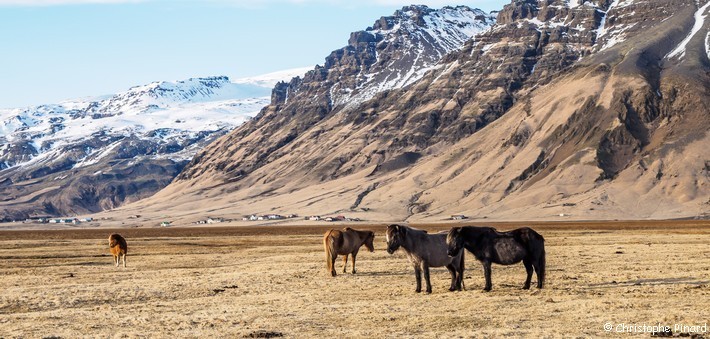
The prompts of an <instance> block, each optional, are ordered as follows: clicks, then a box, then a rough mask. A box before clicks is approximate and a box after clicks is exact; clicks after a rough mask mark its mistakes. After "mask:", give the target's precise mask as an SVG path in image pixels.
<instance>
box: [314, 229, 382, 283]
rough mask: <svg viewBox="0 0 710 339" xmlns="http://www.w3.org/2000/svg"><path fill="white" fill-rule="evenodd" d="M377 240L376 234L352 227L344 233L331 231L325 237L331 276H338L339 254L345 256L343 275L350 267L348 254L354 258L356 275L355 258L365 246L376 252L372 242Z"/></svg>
mask: <svg viewBox="0 0 710 339" xmlns="http://www.w3.org/2000/svg"><path fill="white" fill-rule="evenodd" d="M374 240H375V232H372V231H358V230H354V229H352V228H350V227H346V228H344V229H343V230H342V231H338V230H334V229H331V230H329V231H328V232H325V235H323V248H324V249H325V261H326V263H327V266H328V271H330V275H331V276H336V275H337V274H336V273H335V259H336V258H337V257H338V254H340V255H345V257H344V258H343V265H344V266H343V273H345V272H346V269H347V266H348V254H349V255H351V256H352V257H353V274H355V258H356V257H357V252H358V251H360V247H361V246H362V245H365V247H367V249H368V250H370V252H374V251H375V247H374V246H373V245H372V242H373V241H374Z"/></svg>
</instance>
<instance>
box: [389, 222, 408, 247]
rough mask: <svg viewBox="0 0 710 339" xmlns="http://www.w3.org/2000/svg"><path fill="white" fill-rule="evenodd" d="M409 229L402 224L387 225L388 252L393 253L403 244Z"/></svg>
mask: <svg viewBox="0 0 710 339" xmlns="http://www.w3.org/2000/svg"><path fill="white" fill-rule="evenodd" d="M406 233H407V229H406V228H405V227H404V226H400V225H394V224H393V225H389V226H387V233H386V236H387V253H389V254H392V253H394V252H395V251H397V250H398V249H399V246H402V243H403V242H404V236H405V235H406Z"/></svg>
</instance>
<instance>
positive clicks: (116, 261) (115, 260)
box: [113, 255, 118, 267]
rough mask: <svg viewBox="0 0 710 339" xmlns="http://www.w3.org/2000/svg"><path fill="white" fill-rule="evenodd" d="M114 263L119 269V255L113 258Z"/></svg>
mask: <svg viewBox="0 0 710 339" xmlns="http://www.w3.org/2000/svg"><path fill="white" fill-rule="evenodd" d="M113 262H114V264H116V267H118V256H117V255H114V256H113Z"/></svg>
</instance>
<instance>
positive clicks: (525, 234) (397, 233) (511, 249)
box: [108, 225, 545, 293]
mask: <svg viewBox="0 0 710 339" xmlns="http://www.w3.org/2000/svg"><path fill="white" fill-rule="evenodd" d="M385 236H386V238H387V253H389V254H393V253H394V252H396V251H397V250H399V249H400V248H401V249H403V250H404V252H405V253H406V254H407V257H408V258H409V261H410V263H411V264H412V266H413V267H414V276H415V278H416V281H417V288H416V290H415V291H416V292H417V293H419V292H421V291H422V273H423V274H424V281H425V282H426V293H431V291H432V288H431V282H430V280H429V267H443V266H445V267H446V268H447V269H448V270H449V273H451V285H450V286H449V291H460V290H461V289H463V288H464V283H463V272H464V250H463V249H464V248H465V249H466V250H468V251H469V252H471V253H472V254H473V256H474V257H475V258H476V259H477V260H478V261H480V262H481V264H482V265H483V272H484V276H485V279H486V285H485V288H484V289H483V290H484V291H490V290H491V288H492V287H493V284H492V283H491V264H494V263H495V264H500V265H512V264H517V263H519V262H521V261H522V262H523V265H525V270H526V272H527V278H526V279H525V283H524V284H523V289H529V288H530V281H531V280H532V274H533V270H534V271H535V273H536V274H537V288H542V286H543V284H544V282H545V239H543V237H542V236H541V235H540V234H539V233H537V232H535V231H534V230H533V229H531V228H529V227H522V228H518V229H515V230H512V231H508V232H498V231H497V230H496V229H495V228H492V227H476V226H464V227H453V228H451V229H450V230H449V231H443V232H439V233H436V234H429V233H427V231H424V230H420V229H416V228H412V227H408V226H403V225H389V226H387V231H386V233H385ZM374 240H375V232H372V231H358V230H355V229H352V228H350V227H346V228H344V229H343V230H334V229H331V230H329V231H328V232H326V233H325V235H324V236H323V247H324V249H325V257H326V263H327V266H328V272H330V274H331V275H332V276H336V275H337V273H336V272H335V259H336V258H337V257H338V255H343V256H344V258H343V264H344V266H343V273H345V272H346V270H347V264H348V256H350V257H352V273H355V272H356V271H355V258H357V254H358V252H359V251H360V247H362V246H363V245H364V246H365V247H367V249H368V250H369V251H370V252H374V251H375V247H374V246H373V242H374ZM108 242H109V248H110V249H111V254H113V260H114V263H115V264H116V267H118V266H119V262H120V260H121V259H123V267H126V254H127V253H128V244H127V243H126V239H124V238H123V237H122V236H120V235H119V234H116V233H114V234H111V235H110V236H109V237H108Z"/></svg>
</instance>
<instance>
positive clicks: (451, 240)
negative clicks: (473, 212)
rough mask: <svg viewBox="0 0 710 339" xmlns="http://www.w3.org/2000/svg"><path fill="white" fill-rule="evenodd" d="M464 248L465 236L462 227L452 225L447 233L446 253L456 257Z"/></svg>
mask: <svg viewBox="0 0 710 339" xmlns="http://www.w3.org/2000/svg"><path fill="white" fill-rule="evenodd" d="M462 248H463V237H462V236H461V227H452V228H451V229H450V230H449V233H448V234H447V235H446V254H448V255H449V256H450V257H455V256H457V255H458V254H459V252H460V251H461V249H462Z"/></svg>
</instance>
